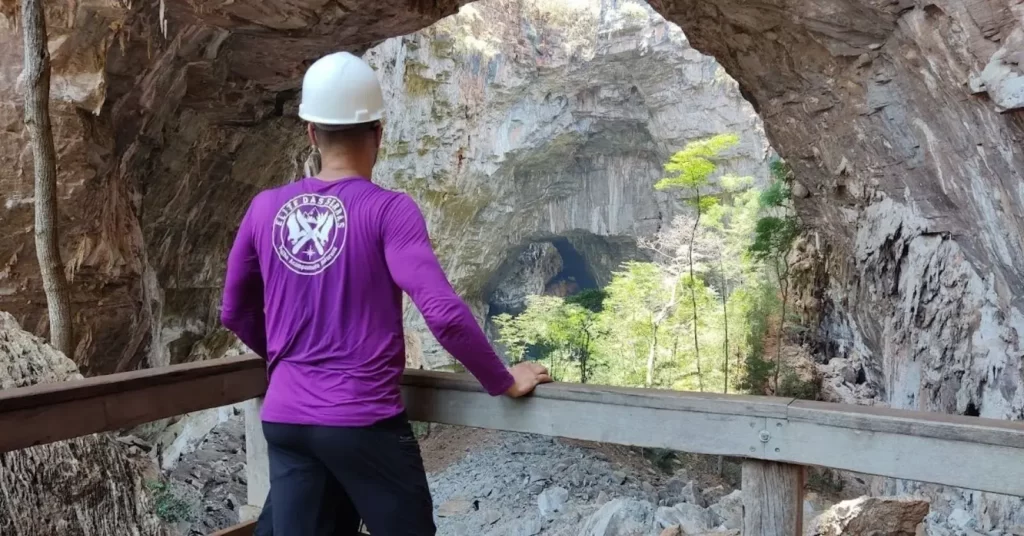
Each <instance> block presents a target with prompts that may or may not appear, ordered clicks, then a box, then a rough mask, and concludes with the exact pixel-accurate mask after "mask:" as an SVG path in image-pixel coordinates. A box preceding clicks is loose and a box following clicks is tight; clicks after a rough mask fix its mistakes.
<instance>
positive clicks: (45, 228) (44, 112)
mask: <svg viewBox="0 0 1024 536" xmlns="http://www.w3.org/2000/svg"><path fill="white" fill-rule="evenodd" d="M21 13H22V29H23V32H24V38H25V41H24V44H25V73H24V75H25V77H24V78H25V128H26V130H28V134H29V142H30V145H31V146H32V161H33V166H34V175H35V198H36V202H35V239H36V240H35V241H36V258H37V259H38V261H39V271H40V273H41V276H42V280H43V291H44V292H45V293H46V303H47V308H48V310H49V317H50V342H51V344H52V345H53V346H54V348H56V349H57V350H59V351H61V352H63V353H64V355H66V356H68V357H73V355H74V354H73V350H74V348H73V344H74V342H73V341H74V337H73V335H74V333H73V331H72V324H71V297H70V293H69V289H68V282H67V279H66V278H65V277H64V263H63V262H61V258H60V242H59V240H58V233H57V227H58V226H57V156H56V151H55V149H54V146H53V129H52V127H51V126H50V53H49V50H48V49H47V39H46V18H45V16H44V13H43V4H42V1H41V0H22V3H21Z"/></svg>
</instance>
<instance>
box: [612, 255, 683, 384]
mask: <svg viewBox="0 0 1024 536" xmlns="http://www.w3.org/2000/svg"><path fill="white" fill-rule="evenodd" d="M679 286H680V285H679V279H678V278H677V277H673V276H672V275H671V274H665V273H664V272H663V271H662V270H661V268H660V267H659V266H658V265H657V264H654V263H649V262H627V263H626V264H624V265H623V270H622V271H621V272H617V273H616V274H615V276H614V277H613V278H612V282H611V283H610V284H609V285H608V287H607V292H608V297H607V299H606V300H605V307H606V311H607V312H609V313H611V314H610V315H608V316H607V317H606V318H607V321H608V322H609V323H612V324H614V326H613V327H610V328H609V329H614V328H618V329H619V330H622V329H626V330H628V332H629V333H630V334H631V335H632V336H633V340H634V341H635V340H637V339H638V338H642V339H646V343H647V344H646V346H647V348H646V367H645V371H646V374H645V378H644V385H645V386H647V387H651V386H653V385H654V368H655V365H656V361H657V355H658V347H659V346H658V345H659V340H658V335H659V334H660V332H661V328H662V327H663V326H664V324H665V322H666V321H667V320H669V318H670V317H671V315H672V312H673V311H674V310H675V307H676V301H677V297H678V295H679V290H680V289H679Z"/></svg>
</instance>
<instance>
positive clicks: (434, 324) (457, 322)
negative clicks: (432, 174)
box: [383, 194, 514, 396]
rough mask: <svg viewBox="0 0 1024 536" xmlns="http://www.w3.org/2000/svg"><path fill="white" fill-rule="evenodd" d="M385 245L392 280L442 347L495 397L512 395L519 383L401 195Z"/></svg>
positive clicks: (389, 218) (388, 216)
mask: <svg viewBox="0 0 1024 536" xmlns="http://www.w3.org/2000/svg"><path fill="white" fill-rule="evenodd" d="M383 240H384V253H385V256H386V258H387V264H388V270H389V271H390V272H391V277H392V279H394V281H395V283H397V284H398V286H399V287H400V288H401V289H402V290H403V291H405V293H406V294H408V295H409V297H410V298H412V301H413V303H415V304H416V307H417V308H419V310H420V313H422V314H423V318H424V320H426V322H427V327H428V328H430V331H431V333H433V334H434V337H436V338H437V341H438V342H439V343H441V346H442V347H444V349H445V350H447V351H448V353H450V354H451V355H452V356H453V357H455V359H457V360H458V361H459V362H460V363H462V364H463V365H464V366H465V367H466V369H467V370H469V372H470V373H471V374H473V376H475V377H476V379H477V380H478V381H479V382H480V384H481V385H483V387H484V389H486V390H487V392H488V393H490V394H491V395H492V396H496V395H500V394H502V393H504V392H505V391H507V390H508V389H509V388H510V387H511V386H512V384H513V383H514V379H513V378H512V375H511V373H509V371H508V368H507V367H506V366H505V364H504V363H503V362H502V361H501V358H499V357H498V355H497V354H496V353H495V352H494V348H493V347H491V343H490V341H488V340H487V336H486V335H484V332H483V330H482V329H480V325H479V324H477V322H476V318H474V317H473V313H472V312H471V311H470V309H469V307H468V306H467V305H466V303H465V302H463V301H462V299H461V298H459V296H458V294H456V293H455V289H453V288H452V286H451V283H449V281H448V278H447V277H446V276H445V274H444V271H443V270H442V269H441V265H440V263H439V262H438V261H437V256H436V255H434V250H433V248H432V247H431V245H430V237H429V235H428V234H427V224H426V222H425V221H424V219H423V214H422V213H421V212H420V210H419V207H417V206H416V202H415V201H413V200H412V198H411V197H409V196H408V195H405V194H401V195H399V196H398V197H397V198H396V199H395V200H394V201H393V202H392V204H391V205H390V206H389V207H388V210H386V212H385V216H384V226H383Z"/></svg>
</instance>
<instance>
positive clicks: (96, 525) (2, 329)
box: [0, 312, 165, 536]
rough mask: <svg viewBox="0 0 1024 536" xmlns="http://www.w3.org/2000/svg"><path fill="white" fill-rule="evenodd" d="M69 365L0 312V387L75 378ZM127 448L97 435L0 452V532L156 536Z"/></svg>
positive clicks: (136, 462)
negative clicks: (0, 469) (0, 468)
mask: <svg viewBox="0 0 1024 536" xmlns="http://www.w3.org/2000/svg"><path fill="white" fill-rule="evenodd" d="M80 378H81V376H80V375H79V374H78V369H77V367H75V364H74V363H73V362H72V361H71V360H70V359H68V358H67V357H64V355H63V354H61V353H59V352H57V351H56V350H54V349H53V348H51V347H49V346H47V345H46V344H44V343H43V342H42V341H40V340H39V339H37V338H36V337H34V336H33V335H31V334H29V333H26V332H24V331H22V330H21V328H20V326H18V324H17V322H15V320H14V317H12V316H11V315H10V314H8V313H2V312H0V389H13V388H16V387H27V386H30V385H35V384H38V383H50V382H60V381H66V380H70V379H80ZM132 448H133V447H131V446H129V445H127V444H125V443H122V442H119V441H117V440H116V439H115V438H114V437H112V436H110V435H109V434H97V435H92V436H87V437H81V438H77V439H73V440H70V441H63V442H60V443H54V444H50V445H42V446H38V447H32V448H28V449H24V450H20V451H15V452H8V453H0V467H2V468H3V470H2V471H0V534H12V535H14V534H61V535H68V536H90V535H95V534H130V535H133V536H148V535H153V536H156V535H161V534H165V532H164V531H163V530H162V529H161V528H160V525H159V522H158V520H157V518H156V516H155V515H153V511H152V507H153V504H152V502H151V500H150V497H149V494H148V493H147V491H146V488H145V486H144V482H143V480H144V478H143V475H144V473H145V472H146V471H151V470H153V469H154V467H152V465H151V463H150V462H149V460H147V459H144V458H142V457H140V456H138V455H137V454H133V453H132V452H131V449H132Z"/></svg>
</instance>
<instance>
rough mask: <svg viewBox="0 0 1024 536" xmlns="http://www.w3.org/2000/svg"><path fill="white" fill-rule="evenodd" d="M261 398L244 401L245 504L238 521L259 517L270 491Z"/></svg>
mask: <svg viewBox="0 0 1024 536" xmlns="http://www.w3.org/2000/svg"><path fill="white" fill-rule="evenodd" d="M262 409H263V399H262V398H254V399H251V400H248V401H246V403H245V477H246V481H247V483H248V486H247V487H248V496H247V498H246V499H247V500H246V503H247V504H246V505H245V506H243V507H242V508H241V509H240V510H239V513H238V517H239V521H242V522H245V521H251V520H254V519H256V518H257V517H259V515H260V510H262V509H263V503H264V502H265V501H266V499H267V493H269V492H270V458H269V456H268V452H267V439H266V438H265V437H264V436H263V422H262V420H260V411H261V410H262Z"/></svg>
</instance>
